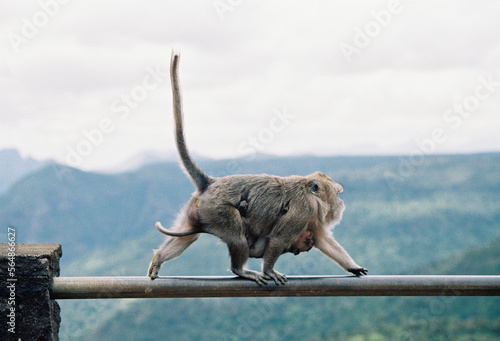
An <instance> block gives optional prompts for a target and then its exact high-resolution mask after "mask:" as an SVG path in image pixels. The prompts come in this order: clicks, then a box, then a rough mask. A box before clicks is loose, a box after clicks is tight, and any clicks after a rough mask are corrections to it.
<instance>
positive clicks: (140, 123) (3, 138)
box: [0, 0, 500, 169]
mask: <svg viewBox="0 0 500 341" xmlns="http://www.w3.org/2000/svg"><path fill="white" fill-rule="evenodd" d="M222 2H223V3H227V4H232V5H230V6H232V7H231V8H232V9H231V10H227V11H225V12H223V13H221V12H220V11H219V13H218V12H217V10H216V7H215V6H214V4H217V3H219V2H217V1H213V2H211V1H208V2H206V1H190V2H186V1H169V2H152V1H151V2H141V3H138V2H133V1H107V2H92V1H87V2H76V1H71V2H69V3H67V4H64V5H63V4H59V2H58V1H57V0H45V1H40V2H33V3H31V4H29V5H28V4H27V3H24V2H22V3H19V4H18V3H15V2H14V3H13V2H9V3H2V4H1V5H0V17H1V20H0V35H1V36H2V37H3V38H4V39H2V40H1V42H0V45H1V46H0V48H1V49H0V51H1V52H0V57H1V59H2V60H3V61H4V65H2V66H1V67H0V91H1V92H2V94H3V96H2V100H1V101H0V119H1V120H2V126H1V128H0V148H4V147H15V148H18V149H19V150H20V151H21V152H22V153H23V154H25V155H31V156H34V157H39V158H55V159H56V160H57V161H60V162H65V159H66V158H67V150H68V147H69V148H76V147H77V146H78V144H79V143H84V142H82V141H84V140H85V139H87V138H86V135H85V132H89V131H93V130H94V129H98V128H99V124H100V123H101V122H102V120H103V119H105V120H109V121H110V122H112V124H113V127H114V130H113V131H112V132H110V133H104V134H103V139H102V141H101V143H100V144H99V145H97V146H93V148H92V151H91V152H90V153H89V155H88V156H86V157H83V158H82V162H81V164H79V166H80V167H83V168H86V169H103V168H109V167H111V166H112V165H114V164H121V163H122V162H123V160H125V159H127V158H129V157H132V156H133V155H134V154H136V153H138V152H141V151H145V150H156V151H165V152H172V151H173V150H174V143H173V139H172V136H171V135H172V118H171V100H170V84H169V80H168V79H165V81H163V82H159V83H158V84H157V86H155V87H154V89H153V90H151V91H148V92H147V94H145V95H144V98H142V99H141V101H138V102H137V103H134V107H133V108H130V112H129V114H127V115H126V117H123V112H117V111H116V110H115V109H116V107H117V105H118V104H119V103H121V102H120V101H123V98H124V97H123V96H130V95H133V94H134V91H139V90H137V87H140V86H141V84H143V81H144V77H146V76H147V74H148V70H150V69H151V68H153V69H154V68H157V67H159V68H161V69H162V70H164V71H165V70H167V68H168V64H169V58H170V50H171V49H172V48H177V49H179V50H181V51H182V61H181V82H182V86H183V90H184V98H185V112H186V126H187V127H186V129H187V136H188V139H189V141H188V143H189V145H190V147H191V150H193V151H194V152H195V153H197V154H201V155H205V156H208V157H218V158H220V157H237V156H241V150H240V146H241V145H242V144H244V143H246V142H248V140H249V139H250V138H252V137H256V136H257V137H258V136H259V134H261V137H262V138H264V139H266V137H267V138H268V137H269V136H266V135H265V134H266V133H269V131H268V130H266V129H270V128H269V127H270V126H269V125H270V124H271V123H270V122H271V120H272V118H273V115H275V114H274V113H275V110H287V112H289V113H290V114H293V115H294V118H293V119H292V120H291V122H290V124H289V125H287V126H286V128H285V129H283V130H280V131H279V132H274V133H273V134H274V135H273V137H272V139H270V141H269V142H267V140H266V143H264V144H262V145H263V148H262V150H260V151H262V152H266V153H276V154H279V155H286V154H293V153H302V154H303V153H315V154H329V155H338V154H344V155H345V154H372V153H377V154H394V153H403V154H404V153H411V152H412V151H413V149H414V148H415V140H419V139H424V138H427V137H429V136H430V134H431V133H432V131H433V130H434V129H436V128H443V129H445V130H446V131H447V133H448V134H449V138H448V139H447V141H446V142H445V143H443V144H441V145H440V146H439V147H440V148H441V149H440V150H439V151H440V152H441V150H442V152H447V153H460V152H473V151H500V137H499V136H498V133H497V132H498V127H499V121H498V118H497V113H498V112H499V109H500V87H496V88H495V91H494V92H493V93H492V95H491V96H490V97H489V98H488V99H487V100H485V101H482V102H481V105H480V107H479V109H478V110H477V111H476V112H474V113H473V115H471V116H470V117H469V118H467V119H463V120H462V122H461V125H460V127H459V128H457V129H451V128H450V123H449V122H446V121H444V120H443V113H444V112H445V111H446V110H449V109H450V108H453V106H454V104H455V103H461V101H463V100H464V99H465V98H466V97H467V96H469V95H471V94H473V92H474V89H475V87H476V86H477V84H478V79H479V77H488V76H492V77H493V79H494V80H495V81H496V80H498V81H500V70H499V67H498V57H499V56H500V36H498V34H497V32H498V31H499V29H500V23H499V22H498V20H497V18H496V16H495V13H498V10H499V9H500V3H498V2H496V1H483V2H481V4H475V3H471V2H467V1H441V2H435V1H419V2H412V1H404V0H401V1H400V2H399V3H397V2H394V1H376V2H374V1H366V2H354V3H351V2H340V1H336V2H328V1H323V2H314V3H312V4H311V3H304V2H290V1H286V2H285V1H273V2H265V1H252V2H245V1H242V2H225V1H222ZM394 3H396V5H397V7H394V8H395V10H394V11H393V12H394V13H392V14H390V17H387V16H386V17H385V19H384V15H387V13H391V12H390V10H391V6H394V5H393V4H394ZM58 4H59V5H58ZM57 6H59V7H57ZM44 8H45V9H44ZM47 8H48V10H47ZM394 8H393V9H394ZM388 11H389V12H388ZM43 13H45V16H46V17H47V19H48V20H47V22H43V19H44V14H43ZM221 18H222V19H223V20H221ZM377 18H378V21H377ZM380 18H382V19H380ZM380 20H385V23H384V24H382V23H381V22H380ZM29 25H35V26H34V27H35V30H34V31H33V28H32V27H31V29H32V31H29V29H30V26H29ZM377 25H379V27H378V28H377ZM367 29H368V30H370V29H371V30H372V31H368V32H366V30H367ZM373 30H375V31H373ZM377 30H378V31H377ZM23 32H24V33H26V32H28V33H30V34H31V35H32V37H29V38H25V37H24V36H23ZM359 32H363V33H362V34H365V35H366V37H368V38H369V39H368V41H367V43H366V46H364V47H357V49H358V51H357V52H356V53H354V54H352V55H351V56H350V58H349V59H350V62H348V60H347V59H346V57H345V55H344V54H343V53H342V50H341V48H340V46H341V44H343V43H344V44H351V45H353V44H355V42H356V34H358V35H359V34H360V33H359ZM13 34H15V35H17V36H20V37H22V38H23V39H24V40H22V43H19V44H18V45H15V46H14V47H15V48H14V47H13V45H12V43H11V41H12V39H13V38H12V37H13ZM366 37H365V39H366ZM357 39H361V40H362V38H359V37H358V38H357ZM353 46H354V45H353ZM16 50H18V51H17V52H16ZM139 94H140V93H136V95H139ZM141 94H142V93H141ZM117 101H118V102H117ZM117 103H118V104H117ZM263 131H264V132H263ZM87 140H88V139H87ZM84 144H85V143H84Z"/></svg>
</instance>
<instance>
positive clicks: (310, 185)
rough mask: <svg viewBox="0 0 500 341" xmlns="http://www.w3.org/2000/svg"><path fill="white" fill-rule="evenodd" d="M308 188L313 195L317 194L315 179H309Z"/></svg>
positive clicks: (317, 187)
mask: <svg viewBox="0 0 500 341" xmlns="http://www.w3.org/2000/svg"><path fill="white" fill-rule="evenodd" d="M309 189H310V190H311V193H312V194H313V195H315V196H318V195H319V184H318V182H316V181H314V180H313V181H311V182H310V183H309Z"/></svg>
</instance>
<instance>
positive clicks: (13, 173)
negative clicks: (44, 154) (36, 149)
mask: <svg viewBox="0 0 500 341" xmlns="http://www.w3.org/2000/svg"><path fill="white" fill-rule="evenodd" d="M47 163H48V162H47V161H36V160H34V159H32V158H23V157H21V155H20V154H19V152H18V151H17V150H15V149H4V150H0V194H1V193H4V192H5V191H6V190H7V188H8V187H9V186H10V185H11V184H13V183H14V182H16V181H17V180H18V179H21V178H22V177H23V176H25V175H26V174H28V173H30V172H33V171H35V170H37V169H39V168H41V167H44V166H46V165H47Z"/></svg>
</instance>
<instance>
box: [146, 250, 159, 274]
mask: <svg viewBox="0 0 500 341" xmlns="http://www.w3.org/2000/svg"><path fill="white" fill-rule="evenodd" d="M160 267H161V264H158V255H155V256H154V257H153V260H152V261H151V264H150V265H149V270H148V276H149V277H151V279H155V278H156V277H158V272H159V271H160Z"/></svg>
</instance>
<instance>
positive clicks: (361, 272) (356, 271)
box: [347, 267, 368, 276]
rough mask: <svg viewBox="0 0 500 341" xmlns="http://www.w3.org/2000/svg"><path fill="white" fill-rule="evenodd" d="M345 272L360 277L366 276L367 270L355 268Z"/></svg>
mask: <svg viewBox="0 0 500 341" xmlns="http://www.w3.org/2000/svg"><path fill="white" fill-rule="evenodd" d="M347 271H349V272H352V273H353V274H355V275H356V276H362V275H366V274H367V273H368V269H365V268H361V267H359V268H356V269H348V270H347Z"/></svg>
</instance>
